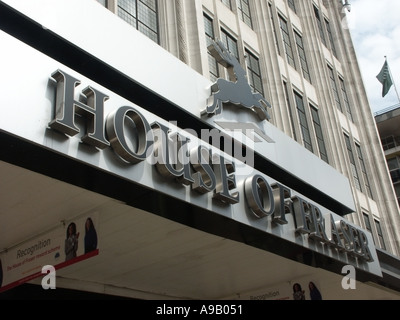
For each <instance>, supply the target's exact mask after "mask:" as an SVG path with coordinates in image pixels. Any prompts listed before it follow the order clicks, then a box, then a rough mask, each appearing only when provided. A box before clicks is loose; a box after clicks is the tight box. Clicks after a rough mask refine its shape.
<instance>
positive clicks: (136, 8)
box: [118, 0, 159, 43]
mask: <svg viewBox="0 0 400 320" xmlns="http://www.w3.org/2000/svg"><path fill="white" fill-rule="evenodd" d="M118 16H119V17H120V18H122V19H123V20H125V21H126V22H128V23H129V24H131V25H132V26H134V27H135V28H136V29H137V30H139V31H140V32H142V33H143V34H145V35H146V36H147V37H149V38H150V39H151V40H153V41H154V42H157V43H159V39H158V12H157V3H156V0H118Z"/></svg>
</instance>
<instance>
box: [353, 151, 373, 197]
mask: <svg viewBox="0 0 400 320" xmlns="http://www.w3.org/2000/svg"><path fill="white" fill-rule="evenodd" d="M356 150H357V155H358V161H359V162H360V166H361V171H362V174H363V178H364V184H365V189H366V190H367V194H368V196H369V197H370V198H371V199H373V197H372V191H371V185H370V183H369V178H368V174H367V168H366V167H365V162H364V157H363V154H362V151H361V147H360V146H359V145H358V144H356Z"/></svg>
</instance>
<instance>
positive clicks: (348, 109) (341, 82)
mask: <svg viewBox="0 0 400 320" xmlns="http://www.w3.org/2000/svg"><path fill="white" fill-rule="evenodd" d="M339 83H340V88H341V89H342V96H343V100H344V104H345V106H346V111H347V116H348V117H349V119H350V120H351V122H353V123H354V118H353V114H352V112H351V107H350V101H349V96H348V95H347V91H346V87H345V85H344V80H343V79H341V78H339Z"/></svg>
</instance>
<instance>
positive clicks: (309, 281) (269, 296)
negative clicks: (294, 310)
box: [239, 277, 323, 300]
mask: <svg viewBox="0 0 400 320" xmlns="http://www.w3.org/2000/svg"><path fill="white" fill-rule="evenodd" d="M239 300H323V294H322V291H321V288H320V283H319V281H317V280H316V279H313V278H312V277H309V278H308V277H307V278H302V279H296V280H293V281H290V282H285V283H281V284H280V285H278V286H276V287H270V288H266V289H263V290H260V291H257V292H252V293H250V294H245V295H241V296H240V297H239Z"/></svg>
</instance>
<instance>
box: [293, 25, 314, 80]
mask: <svg viewBox="0 0 400 320" xmlns="http://www.w3.org/2000/svg"><path fill="white" fill-rule="evenodd" d="M294 37H295V39H296V45H297V51H298V53H299V58H300V65H301V69H302V70H303V77H304V79H306V80H307V81H308V82H310V83H311V76H310V70H309V69H308V63H307V57H306V51H305V50H304V44H303V39H302V37H301V36H300V35H299V34H298V33H297V32H296V31H295V32H294Z"/></svg>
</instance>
